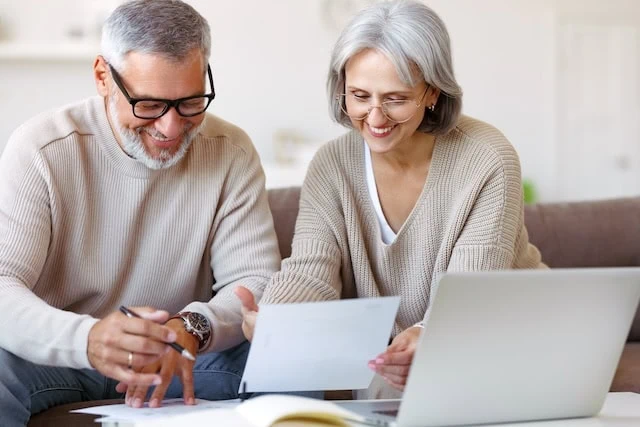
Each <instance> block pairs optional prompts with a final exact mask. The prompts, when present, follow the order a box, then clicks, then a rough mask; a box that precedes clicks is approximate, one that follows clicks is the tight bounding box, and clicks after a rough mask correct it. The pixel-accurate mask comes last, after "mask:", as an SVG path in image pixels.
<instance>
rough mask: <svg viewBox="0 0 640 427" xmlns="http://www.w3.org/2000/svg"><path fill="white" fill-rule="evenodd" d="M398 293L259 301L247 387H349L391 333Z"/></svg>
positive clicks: (367, 374) (362, 380)
mask: <svg viewBox="0 0 640 427" xmlns="http://www.w3.org/2000/svg"><path fill="white" fill-rule="evenodd" d="M399 304H400V297H381V298H356V299H348V300H341V301H329V302H314V303H302V304H276V305H264V306H261V307H260V311H259V312H258V319H257V322H256V329H255V332H254V336H253V341H252V343H251V350H250V351H249V357H248V360H247V365H246V367H245V371H244V376H243V377H242V382H241V383H240V384H241V386H240V391H243V390H242V387H243V386H242V385H243V384H246V391H247V392H286V391H311V390H352V389H363V388H367V387H368V386H369V384H370V383H371V380H372V379H373V376H374V372H373V371H371V370H370V369H369V368H368V366H367V362H368V361H369V360H371V359H373V358H374V357H375V356H377V355H378V354H380V353H382V352H383V351H384V350H385V349H386V347H387V345H388V343H389V337H390V336H391V329H392V327H393V323H394V319H395V316H396V312H397V311H398V306H399Z"/></svg>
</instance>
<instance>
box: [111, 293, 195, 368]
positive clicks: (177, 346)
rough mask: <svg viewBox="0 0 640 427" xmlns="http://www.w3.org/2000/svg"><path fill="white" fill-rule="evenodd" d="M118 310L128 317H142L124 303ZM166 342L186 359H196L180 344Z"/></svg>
mask: <svg viewBox="0 0 640 427" xmlns="http://www.w3.org/2000/svg"><path fill="white" fill-rule="evenodd" d="M120 311H121V312H123V313H124V314H126V315H127V316H128V317H137V318H138V319H142V317H140V315H138V314H136V313H134V312H133V311H131V310H129V309H128V308H127V307H125V306H124V305H121V306H120ZM166 344H167V345H168V346H170V347H171V348H172V349H174V350H175V351H177V352H178V353H180V354H181V355H182V357H186V358H187V359H189V360H193V361H195V360H196V358H195V357H193V354H191V353H190V352H189V350H187V349H186V348H184V347H183V346H181V345H180V344H178V343H176V342H168V343H166Z"/></svg>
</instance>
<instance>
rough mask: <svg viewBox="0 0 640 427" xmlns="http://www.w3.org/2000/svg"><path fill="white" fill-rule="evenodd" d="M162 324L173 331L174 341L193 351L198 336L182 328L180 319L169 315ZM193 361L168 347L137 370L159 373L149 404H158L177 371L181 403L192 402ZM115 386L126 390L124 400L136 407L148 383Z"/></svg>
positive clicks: (195, 348)
mask: <svg viewBox="0 0 640 427" xmlns="http://www.w3.org/2000/svg"><path fill="white" fill-rule="evenodd" d="M165 326H166V327H167V328H169V329H171V330H172V331H174V333H175V334H176V335H177V338H176V342H177V343H178V344H180V345H181V346H182V347H184V348H186V349H187V350H189V352H190V353H191V354H194V355H195V354H196V353H197V351H198V340H197V339H196V338H195V337H194V336H193V335H191V334H190V333H189V332H187V331H186V330H185V328H184V322H183V321H182V319H171V320H170V321H168V322H167V323H166V325H165ZM193 364H194V362H193V361H191V360H189V359H187V358H186V357H182V355H181V354H180V353H178V352H177V351H175V350H174V349H172V348H171V347H169V351H168V352H167V353H166V354H164V356H163V357H162V359H160V360H157V361H155V362H153V363H150V364H148V365H146V366H144V367H142V369H141V372H143V373H144V374H148V375H151V374H159V375H160V377H161V379H162V382H161V383H160V384H156V388H155V390H154V391H153V393H152V394H151V397H150V398H149V407H151V408H157V407H159V406H160V404H161V402H162V399H164V395H165V393H166V392H167V388H168V387H169V384H170V383H171V380H172V378H173V376H174V375H177V376H178V378H180V382H181V383H182V396H183V399H184V403H185V405H195V403H196V400H195V394H194V391H193ZM116 390H117V391H118V392H120V393H122V392H124V391H125V390H126V392H127V394H126V396H125V403H126V404H127V405H129V406H132V407H134V408H140V407H142V405H143V403H144V401H145V399H146V396H147V391H148V390H149V384H129V383H126V382H120V384H118V385H117V386H116Z"/></svg>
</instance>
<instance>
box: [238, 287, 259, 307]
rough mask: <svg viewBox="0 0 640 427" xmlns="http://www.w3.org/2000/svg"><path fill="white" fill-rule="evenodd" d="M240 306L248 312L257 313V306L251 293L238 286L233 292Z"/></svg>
mask: <svg viewBox="0 0 640 427" xmlns="http://www.w3.org/2000/svg"><path fill="white" fill-rule="evenodd" d="M234 292H235V294H236V296H237V297H238V298H239V299H240V302H242V305H243V306H244V307H245V308H246V309H247V310H249V311H258V305H257V304H256V300H255V298H254V297H253V294H252V293H251V291H250V290H249V289H247V288H245V287H244V286H238V287H236V288H235V290H234Z"/></svg>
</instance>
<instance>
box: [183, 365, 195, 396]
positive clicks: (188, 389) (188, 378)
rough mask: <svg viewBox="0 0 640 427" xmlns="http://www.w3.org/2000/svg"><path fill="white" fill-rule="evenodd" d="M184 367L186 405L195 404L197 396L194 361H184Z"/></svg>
mask: <svg viewBox="0 0 640 427" xmlns="http://www.w3.org/2000/svg"><path fill="white" fill-rule="evenodd" d="M181 368H182V396H183V398H184V403H185V405H195V404H196V397H195V392H194V390H193V363H186V362H183V363H182V364H181Z"/></svg>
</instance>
